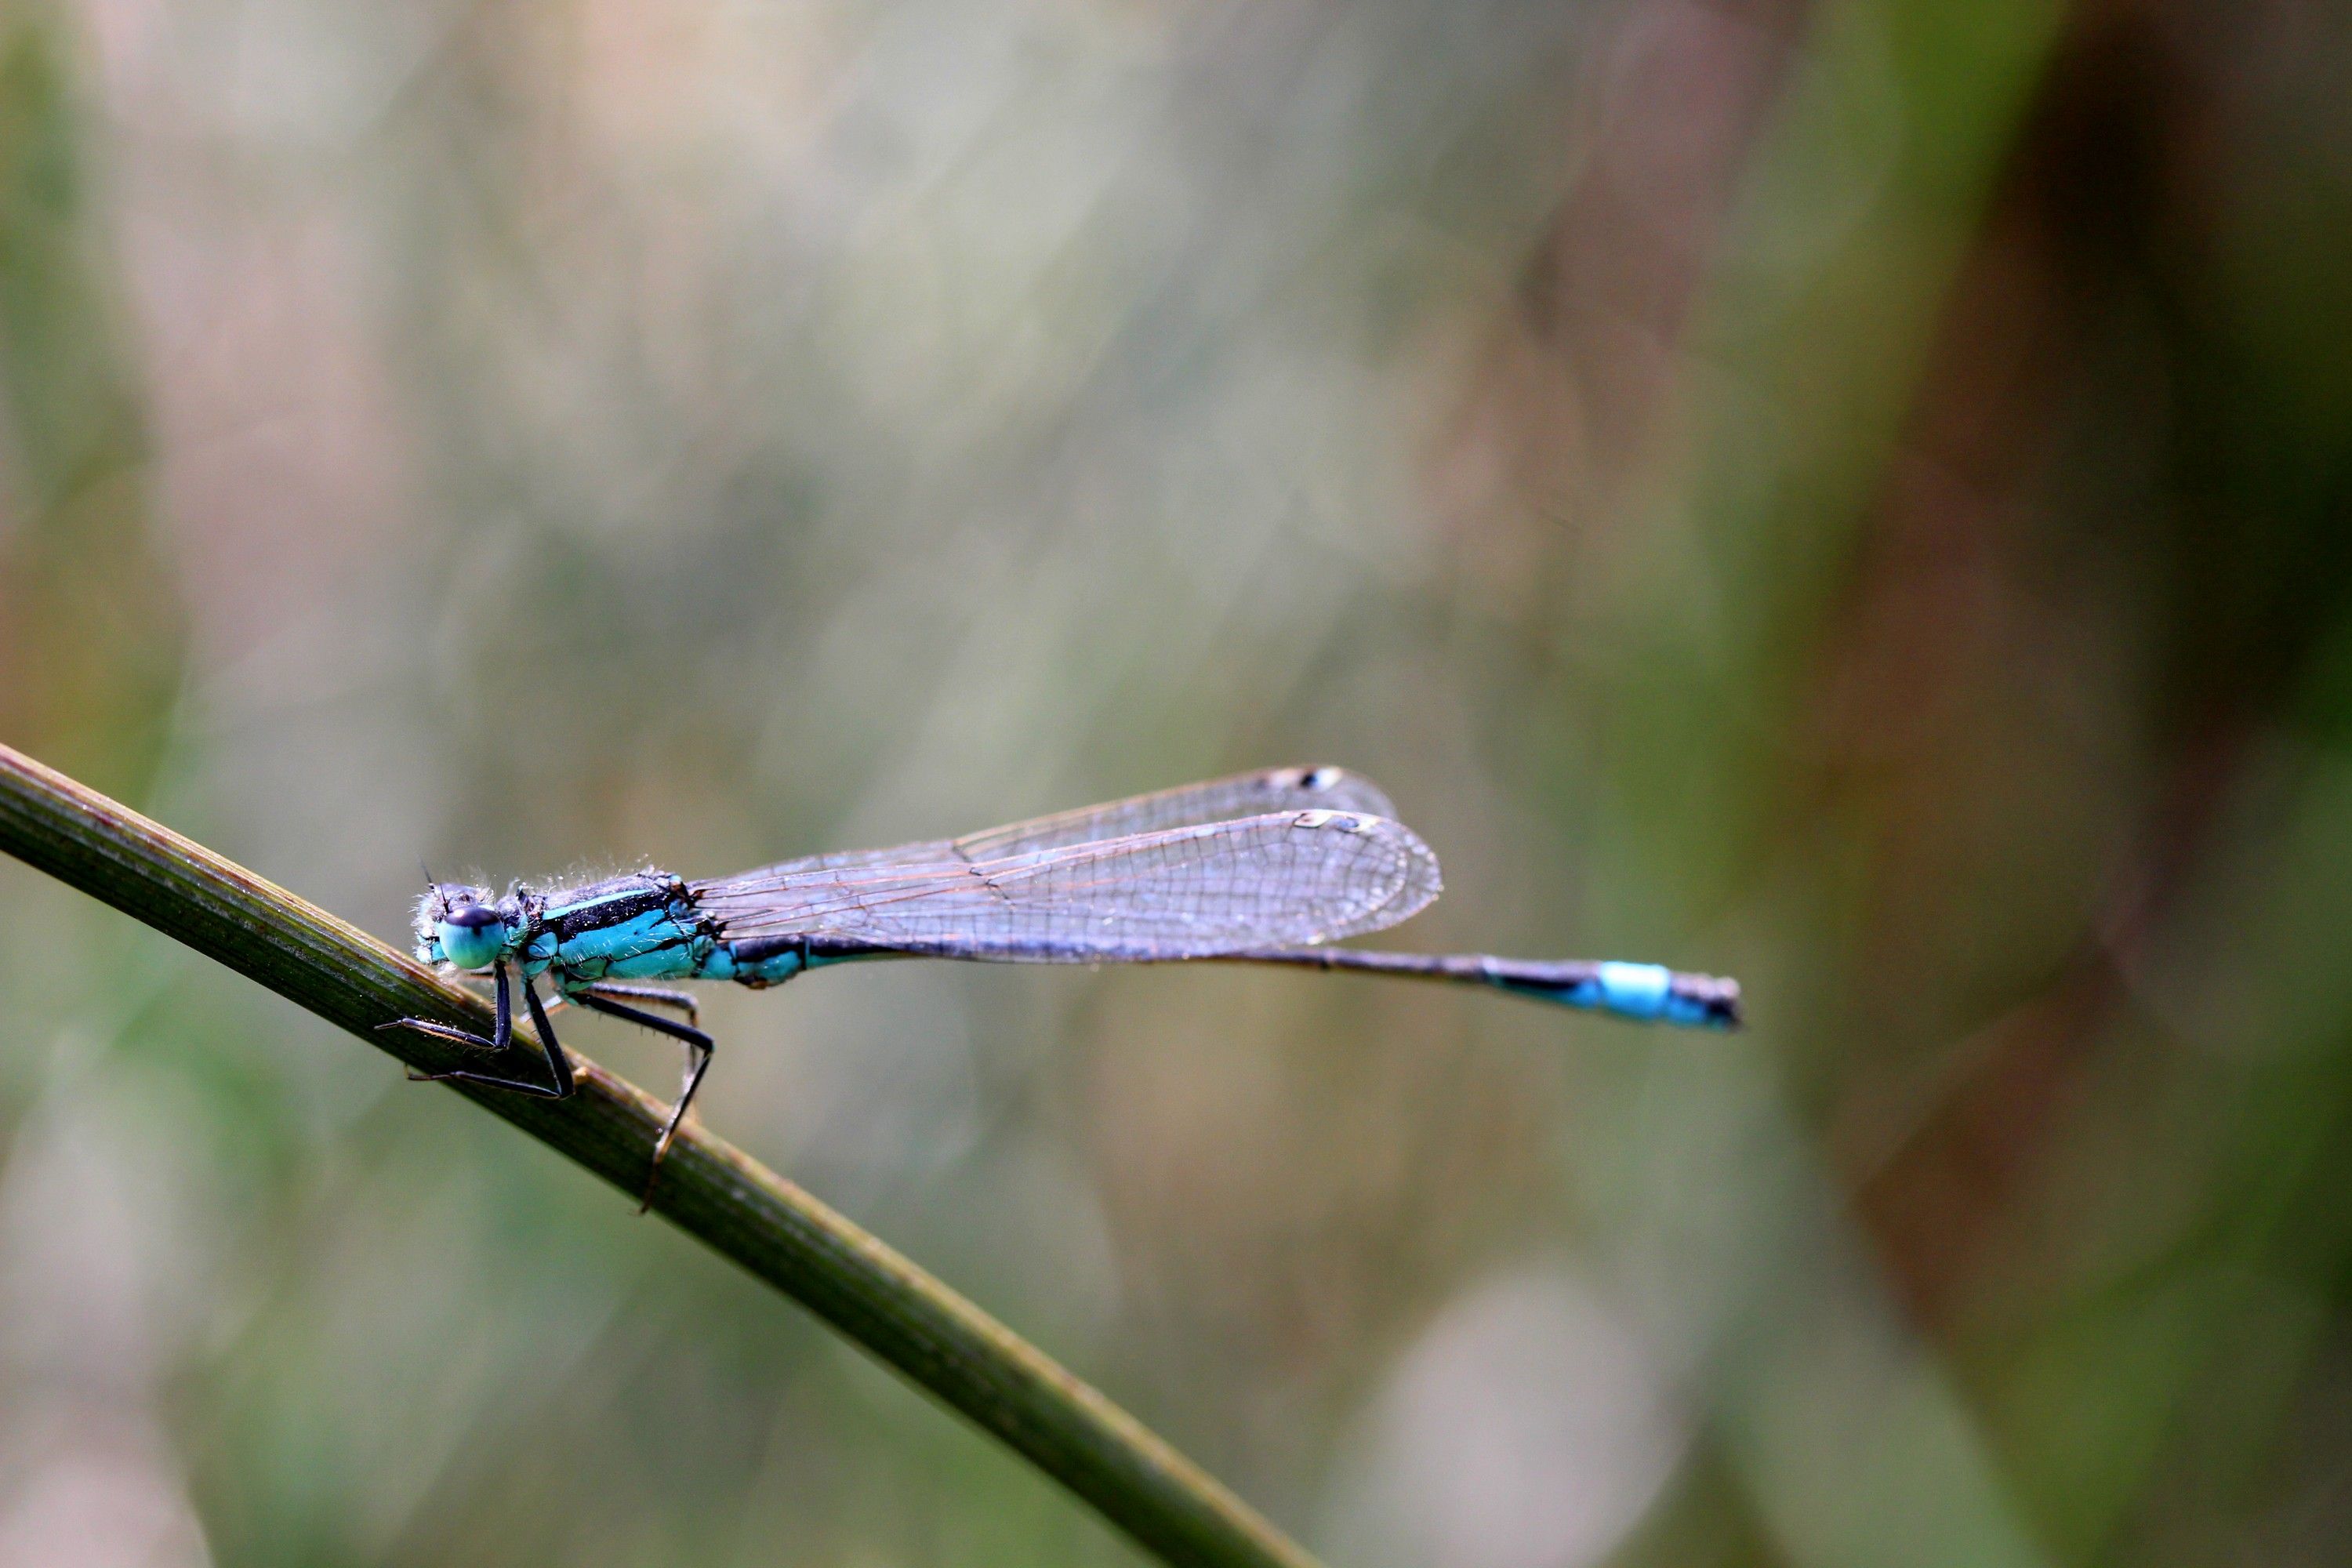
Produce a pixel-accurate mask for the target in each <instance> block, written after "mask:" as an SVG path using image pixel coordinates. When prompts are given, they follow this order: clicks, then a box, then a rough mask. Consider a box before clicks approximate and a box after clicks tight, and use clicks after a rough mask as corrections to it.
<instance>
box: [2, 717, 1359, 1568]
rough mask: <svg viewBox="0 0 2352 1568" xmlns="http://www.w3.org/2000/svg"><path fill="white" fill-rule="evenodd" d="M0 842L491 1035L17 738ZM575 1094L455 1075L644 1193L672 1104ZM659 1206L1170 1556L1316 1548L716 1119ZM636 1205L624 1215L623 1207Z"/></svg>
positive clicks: (1281, 1555) (322, 994)
mask: <svg viewBox="0 0 2352 1568" xmlns="http://www.w3.org/2000/svg"><path fill="white" fill-rule="evenodd" d="M0 849H5V850H6V851H7V852H8V853H10V854H12V855H15V856H16V857H17V858H19V859H22V860H24V861H26V863H28V864H30V865H33V866H36V867H37V868H40V869H41V870H44V871H47V872H48V873H49V874H50V875H51V876H53V877H56V878H58V879H59V880H61V881H64V882H66V883H68V884H69V885H71V886H73V887H75V888H79V889H81V890H82V891H83V892H86V893H88V894H89V895H91V896H92V897H93V898H97V899H100V900H104V901H106V902H107V903H110V904H112V905H113V906H114V907H115V908H116V909H119V910H122V911H123V912H124V913H126V914H129V915H131V916H132V917H133V918H135V919H137V920H141V921H145V922H146V923H147V924H149V925H151V926H153V927H154V928H155V929H156V930H157V931H163V932H164V933H165V934H166V935H169V936H173V937H176V938H178V939H179V940H180V941H181V942H185V943H186V944H187V945H188V946H190V947H192V948H194V949H195V950H196V951H197V952H201V953H203V954H205V956H206V957H208V958H212V959H216V960H218V961H219V962H220V963H225V964H226V965H228V966H229V967H230V968H231V969H234V970H236V971H237V972H238V973H241V974H244V975H247V976H248V977H250V978H252V979H254V980H257V981H259V982H260V983H261V984H264V985H266V986H268V988H269V989H270V990H272V991H275V992H277V993H278V994H279V995H281V996H284V997H286V998H287V999H288V1000H289V1001H291V1002H293V1003H295V1004H297V1005H300V1006H302V1007H306V1008H308V1009H310V1011H311V1012H313V1013H316V1014H317V1015H318V1016H320V1017H321V1018H324V1019H326V1020H327V1021H328V1022H329V1023H331V1024H334V1025H337V1026H340V1027H341V1028H344V1029H348V1030H350V1031H351V1032H352V1034H354V1035H357V1036H358V1037H360V1038H361V1039H362V1040H365V1041H367V1042H368V1043H369V1044H370V1045H372V1046H374V1047H377V1048H378V1049H380V1050H383V1051H386V1052H389V1053H390V1054H391V1055H393V1056H394V1057H397V1058H400V1059H401V1060H402V1061H404V1062H406V1063H408V1064H409V1065H411V1066H413V1067H415V1068H422V1069H424V1070H426V1071H434V1070H438V1069H441V1068H447V1067H450V1066H453V1065H456V1063H457V1060H458V1054H459V1053H458V1052H457V1050H456V1049H455V1048H454V1047H446V1046H445V1045H443V1044H442V1043H441V1042H439V1041H436V1040H434V1039H432V1038H430V1037H426V1036H424V1035H419V1034H417V1033H415V1032H414V1031H412V1030H404V1029H403V1030H391V1031H386V1032H383V1033H378V1032H377V1026H379V1025H382V1024H384V1023H387V1022H389V1021H391V1020H392V1019H394V1018H399V1017H404V1016H411V1015H414V1016H422V1017H427V1018H438V1019H443V1020H446V1021H447V1022H449V1023H453V1024H457V1025H459V1026H462V1027H466V1028H468V1029H471V1030H474V1031H475V1032H477V1033H483V1034H487V1033H488V1024H489V1009H488V1005H487V1004H486V1003H484V1002H483V1001H482V1000H481V999H480V998H478V997H477V996H475V995H473V994H471V993H469V992H467V991H465V990H463V989H461V988H460V987H458V986H457V985H454V984H449V983H447V982H446V981H444V980H442V979H441V978H440V977H438V976H437V975H436V974H434V973H432V972H431V971H429V970H427V969H425V968H424V967H423V966H422V965H419V964H417V963H414V962H412V961H411V960H410V959H408V958H407V957H405V956H404V955H403V954H401V953H398V952H394V951H393V950H392V949H391V948H388V947H386V946H385V945H384V944H383V943H382V942H377V941H376V940H375V939H374V938H373V937H371V936H369V935H368V934H367V933H365V932H364V931H359V930H357V929H356V928H354V927H352V926H350V925H347V924H345V923H344V922H343V921H339V920H337V919H336V918H335V917H334V916H332V915H331V914H329V913H327V912H326V911H325V910H321V909H319V908H318V907H316V906H315V905H312V904H310V903H307V902H305V901H304V900H301V899H299V898H296V897H295V896H294V895H293V894H291V893H289V892H287V891H285V890H284V889H280V888H278V887H274V886H272V885H271V884H270V883H268V882H266V881H264V880H263V879H260V878H259V877H257V876H255V875H254V874H253V873H252V872H250V871H247V870H246V869H245V868H242V867H240V866H237V865H235V864H233V863H232V862H230V861H228V860H225V859H223V858H221V857H220V856H218V855H215V854H214V853H213V852H212V851H211V850H209V849H206V848H205V847H203V846H201V845H198V844H194V843H192V842H190V841H189V840H188V839H185V838H183V837H180V836H179V835H178V834H176V833H173V831H172V830H171V829H170V828H167V827H164V826H161V825H160V824H157V823H154V822H151V821H149V820H148V819H147V818H146V817H144V816H140V815H139V814H138V813H137V812H134V811H131V809H129V808H128V807H126V806H124V805H121V804H119V803H117V802H115V801H112V800H110V799H108V798H107V797H106V796H104V795H100V794H98V793H97V792H96V791H94V790H90V789H88V788H85V787H84V786H82V785H81V784H76V783H75V782H74V781H73V780H71V779H69V778H67V777H66V776H65V775H63V774H62V773H57V772H55V771H54V770H52V769H49V768H47V767H44V766H42V765H41V764H40V763H37V762H35V761H33V760H32V759H31V758H29V757H26V756H25V755H23V754H22V753H21V752H16V751H14V750H12V749H10V748H9V747H6V746H5V745H0ZM572 1060H573V1062H574V1064H575V1065H574V1070H575V1072H576V1073H577V1075H578V1079H579V1092H578V1093H576V1094H575V1095H573V1096H572V1098H571V1099H569V1100H562V1101H549V1100H533V1099H530V1098H527V1097H525V1096H522V1095H518V1094H509V1093H501V1092H499V1091H496V1090H486V1089H478V1088H476V1087H474V1086H471V1085H464V1084H457V1085H450V1086H449V1087H450V1088H451V1089H454V1090H455V1091H456V1092H457V1093H458V1094H461V1095H464V1096H465V1097H466V1098H467V1099H469V1100H475V1101H477V1102H478V1103H479V1104H480V1105H481V1106H482V1107H483V1108H484V1109H486V1110H490V1111H493V1112H495V1113H496V1114H498V1115H499V1116H502V1117H504V1118H505V1119H506V1120H507V1121H510V1122H512V1123H513V1124H514V1125H515V1126H517V1127H520V1128H521V1129H522V1130H523V1131H526V1132H528V1133H530V1135H531V1136H532V1137H534V1138H537V1139H539V1140H540V1141H541V1142H543V1143H546V1144H548V1145H549V1146H550V1147H551V1148H553V1149H556V1150H558V1151H560V1152H562V1153H563V1154H565V1155H567V1156H568V1157H570V1158H571V1159H572V1160H573V1161H575V1162H576V1163H579V1164H581V1165H583V1166H585V1167H586V1168H587V1169H589V1170H590V1171H593V1172H594V1173H596V1174H597V1175H599V1176H602V1177H603V1178H604V1180H606V1181H607V1182H610V1183H612V1184H614V1186H616V1187H618V1188H620V1189H621V1190H622V1192H624V1193H625V1194H629V1195H630V1197H631V1198H632V1199H634V1198H635V1195H636V1194H637V1192H638V1191H639V1189H640V1188H641V1187H643V1185H644V1184H645V1180H646V1171H647V1169H648V1162H649V1161H650V1159H651V1157H652V1152H653V1146H654V1139H655V1137H656V1134H657V1133H658V1132H659V1131H660V1129H661V1122H662V1110H663V1107H662V1106H661V1104H660V1102H659V1101H657V1100H655V1099H654V1097H653V1096H651V1095H649V1094H647V1093H646V1092H645V1091H644V1090H643V1089H638V1088H636V1087H635V1085H634V1084H631V1083H629V1082H628V1081H626V1080H625V1079H621V1078H618V1077H615V1076H614V1074H612V1073H609V1072H607V1071H605V1070H604V1068H600V1067H597V1066H596V1065H595V1064H594V1063H593V1062H590V1061H587V1060H585V1059H584V1058H581V1057H580V1056H579V1055H578V1053H576V1052H574V1053H572ZM654 1207H655V1209H656V1211H658V1212H659V1213H660V1214H661V1215H664V1216H665V1217H666V1218H667V1219H668V1220H669V1221H670V1222H671V1223H672V1224H674V1225H676V1226H678V1227H679V1228H680V1229H682V1230H684V1231H686V1232H687V1233H688V1234H689V1235H691V1236H694V1237H699V1238H700V1239H701V1240H702V1241H703V1242H705V1243H707V1244H708V1245H709V1247H712V1248H713V1249H714V1250H716V1251H718V1252H719V1253H720V1254H721V1255H723V1256H725V1257H727V1258H733V1259H734V1260H735V1261H736V1262H737V1263H740V1264H741V1265H742V1266H743V1267H744V1268H748V1269H750V1270H751V1272H752V1273H753V1274H755V1275H758V1276H759V1277H760V1278H761V1279H764V1280H766V1281H768V1283H770V1284H772V1285H773V1286H774V1287H776V1289H779V1290H782V1292H783V1293H784V1294H785V1295H787V1296H790V1297H792V1298H793V1300H796V1301H798V1302H800V1303H801V1304H802V1305H803V1306H804V1307H806V1308H808V1309H809V1310H811V1311H813V1312H814V1313H815V1314H816V1315H817V1316H818V1317H820V1318H822V1319H824V1321H826V1322H828V1323H830V1324H832V1325H833V1327H834V1328H835V1329H837V1330H838V1331H841V1332H842V1333H844V1334H845V1335H847V1336H848V1337H849V1338H850V1339H852V1340H854V1341H856V1342H857V1343H858V1344H860V1345H862V1346H864V1347H865V1348H866V1350H867V1351H868V1352H871V1353H873V1354H874V1355H876V1356H878V1357H880V1358H881V1359H882V1360H883V1361H884V1362H886V1363H888V1364H889V1365H891V1366H893V1367H895V1368H897V1369H898V1372H899V1373H902V1374H904V1375H905V1376H906V1377H907V1378H908V1379H909V1380H911V1381H912V1382H913V1383H915V1384H917V1385H918V1386H919V1387H921V1388H923V1389H924V1390H926V1391H928V1392H929V1393H930V1394H932V1395H934V1396H935V1397H937V1398H938V1399H940V1400H941V1401H942V1402H944V1403H945V1404H947V1405H950V1407H952V1408H953V1409H955V1410H958V1411H960V1412H961V1413H962V1414H963V1415H965V1416H967V1417H969V1418H970V1419H971V1421H972V1422H973V1423H974V1424H976V1425H977V1426H980V1428H981V1429H982V1431H984V1432H987V1433H989V1434H990V1435H991V1436H994V1437H996V1438H997V1439H998V1440H1000V1441H1001V1442H1003V1443H1004V1444H1005V1445H1007V1446H1008V1447H1011V1448H1012V1449H1013V1451H1014V1452H1016V1453H1018V1454H1020V1455H1021V1456H1022V1457H1023V1458H1026V1459H1027V1460H1028V1461H1029V1462H1030V1463H1031V1464H1033V1465H1035V1466H1036V1467H1037V1468H1039V1469H1041V1470H1043V1471H1045V1474H1047V1475H1049V1476H1051V1477H1053V1478H1054V1479H1055V1480H1057V1481H1059V1482H1061V1483H1062V1484H1063V1485H1064V1486H1066V1487H1067V1488H1068V1489H1070V1490H1072V1491H1074V1492H1076V1494H1077V1495H1078V1496H1079V1497H1081V1498H1083V1499H1084V1500H1086V1501H1087V1502H1088V1503H1091V1504H1092V1505H1093V1506H1094V1507H1095V1508H1096V1509H1097V1510H1099V1511H1100V1512H1101V1513H1102V1515H1103V1517H1104V1518H1106V1519H1108V1520H1109V1521H1111V1522H1112V1523H1113V1524H1115V1525H1117V1526H1118V1528H1119V1529H1121V1530H1123V1531H1127V1533H1128V1534H1129V1535H1130V1536H1132V1537H1134V1539H1135V1540H1136V1541H1137V1542H1139V1543H1140V1544H1142V1545H1143V1546H1144V1547H1145V1548H1147V1549H1148V1550H1150V1551H1151V1552H1155V1553H1157V1554H1158V1555H1160V1557H1162V1558H1164V1559H1166V1560H1167V1561H1169V1562H1171V1563H1218V1564H1239V1563H1248V1564H1283V1565H1286V1568H1312V1565H1313V1563H1314V1559H1313V1558H1311V1557H1309V1556H1308V1555H1307V1553H1306V1552H1304V1551H1303V1550H1302V1549H1301V1548H1300V1547H1298V1546H1297V1544H1296V1543H1295V1542H1292V1541H1290V1540H1289V1539H1288V1538H1287V1537H1286V1536H1285V1535H1284V1534H1283V1533H1282V1532H1281V1531H1278V1530H1276V1528H1275V1527H1274V1526H1273V1525H1272V1524H1270V1523H1268V1522H1267V1521H1265V1519H1263V1518H1261V1517H1260V1516H1259V1515H1258V1514H1257V1513H1256V1512H1255V1511H1254V1510H1251V1509H1250V1507H1249V1506H1248V1505H1247V1504H1245V1503H1244V1502H1243V1501H1241V1500H1239V1499H1238V1498H1236V1497H1234V1495H1233V1494H1232V1493H1231V1492H1229V1491H1227V1490H1226V1489H1224V1488H1223V1486H1221V1485H1219V1484H1218V1483H1217V1482H1216V1481H1215V1480H1214V1479H1212V1478H1211V1477H1210V1476H1208V1475H1207V1474H1205V1473H1204V1472H1203V1471H1202V1470H1201V1468H1199V1467H1198V1466H1196V1465H1194V1464H1193V1463H1192V1461H1191V1460H1189V1459H1187V1458H1184V1457H1183V1456H1182V1455H1181V1454H1180V1453H1178V1452H1177V1451H1176V1450H1175V1449H1173V1448H1171V1447H1169V1446H1168V1444H1167V1443H1165V1442H1164V1441H1162V1440H1161V1439H1160V1437H1158V1436H1155V1435H1154V1434H1153V1433H1151V1432H1150V1430H1149V1429H1147V1428H1146V1427H1144V1426H1142V1425H1141V1424H1140V1423H1139V1422H1138V1421H1137V1420H1136V1419H1135V1418H1134V1417H1133V1416H1131V1415H1128V1414H1127V1413H1126V1412H1125V1411H1123V1410H1121V1409H1119V1408H1118V1406H1117V1405H1113V1404H1112V1403H1111V1402H1110V1401H1109V1400H1108V1399H1106V1398H1104V1397H1103V1395H1102V1394H1099V1393H1097V1392H1096V1391H1095V1390H1094V1389H1093V1388H1090V1387H1088V1386H1087V1384H1084V1383H1082V1382H1080V1381H1079V1380H1078V1379H1077V1378H1076V1377H1074V1376H1072V1375H1071V1374H1070V1373H1068V1372H1066V1371H1065V1370H1064V1369H1063V1368H1062V1367H1060V1366H1058V1365H1056V1364H1055V1363H1054V1362H1053V1361H1051V1360H1049V1359H1048V1358H1047V1357H1046V1356H1045V1355H1044V1354H1043V1353H1041V1352H1039V1351H1038V1350H1037V1349H1036V1348H1035V1347H1034V1346H1033V1345H1031V1344H1029V1343H1028V1342H1026V1341H1024V1340H1023V1339H1021V1338H1020V1337H1019V1336H1018V1335H1016V1334H1014V1333H1013V1331H1011V1330H1009V1329H1007V1328H1005V1327H1004V1325H1003V1324H1002V1323H999V1322H997V1321H995V1320H994V1319H992V1318H991V1317H989V1316H988V1315H987V1314H986V1313H985V1312H982V1310H980V1309H979V1308H978V1307H975V1306H973V1305H972V1304H971V1302H970V1301H967V1300H964V1299H963V1298H962V1297H961V1296H959V1295H957V1294H956V1293H955V1292H954V1291H952V1290H950V1289H948V1288H947V1287H946V1286H945V1285H942V1284H941V1283H940V1281H938V1280H937V1279H932V1278H931V1277H930V1276H929V1274H926V1273H925V1272H923V1270H922V1269H920V1268H917V1267H916V1266H915V1265H914V1264H913V1263H911V1262H909V1261H908V1259H906V1258H902V1257H900V1256H899V1255H898V1253H896V1252H894V1251H892V1250H891V1249H890V1248H889V1247H887V1246H885V1245H884V1244H883V1243H882V1242H881V1241H880V1240H879V1239H878V1238H877V1237H874V1236H871V1235H869V1234H867V1233H866V1231H864V1230H861V1229H859V1228H858V1227H857V1226H855V1225H852V1224H851V1223H850V1222H849V1221H848V1220H846V1219H845V1218H843V1217H842V1216H841V1215H837V1214H835V1212H834V1211H833V1210H831V1209H830V1208H827V1207H826V1206H825V1205H823V1204H821V1203H819V1202H818V1201H817V1200H816V1199H814V1198H813V1197H811V1196H810V1195H809V1194H806V1193H804V1192H803V1191H802V1190H801V1189H800V1188H798V1187H796V1186H794V1185H793V1184H792V1183H790V1182H788V1181H785V1180H784V1179H783V1178H782V1177H781V1176H779V1175H777V1174H775V1173H773V1172H772V1171H769V1170H767V1169H766V1168H765V1167H763V1166H761V1164H759V1163H757V1162H756V1161H754V1160H752V1159H751V1158H750V1157H749V1156H748V1155H746V1154H744V1153H743V1152H741V1151H740V1150H738V1149H735V1148H733V1147H731V1146H730V1145H729V1144H728V1143H727V1142H724V1141H723V1140H721V1139H719V1138H715V1137H712V1136H711V1135H710V1134H709V1133H708V1132H705V1131H701V1130H700V1129H698V1128H694V1127H687V1128H682V1129H680V1130H679V1133H678V1137H677V1142H675V1143H674V1144H673V1145H672V1147H671V1149H670V1152H669V1155H668V1158H667V1160H666V1161H665V1162H664V1163H663V1166H662V1179H661V1183H660V1184H659V1185H658V1186H657V1187H656V1189H655V1194H654ZM614 1212H615V1213H616V1214H618V1213H620V1212H622V1211H620V1210H618V1209H616V1210H615V1211H614Z"/></svg>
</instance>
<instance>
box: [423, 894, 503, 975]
mask: <svg viewBox="0 0 2352 1568" xmlns="http://www.w3.org/2000/svg"><path fill="white" fill-rule="evenodd" d="M433 934H434V935H436V937H438V938H440V939H441V951H442V952H443V953H444V954H446V956H447V958H448V960H449V962H450V963H454V964H456V965H457V967H458V968H460V969H485V968H488V966H489V965H490V964H491V963H494V962H495V961H496V960H497V958H498V956H499V952H500V950H502V949H503V948H504V947H505V946H506V938H507V927H506V921H503V920H501V919H500V918H499V912H498V910H494V909H492V908H490V907H489V906H488V904H477V903H453V904H452V905H451V906H450V908H449V910H448V912H446V914H444V915H443V916H442V917H441V918H440V919H439V920H438V921H435V922H434V932H433Z"/></svg>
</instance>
